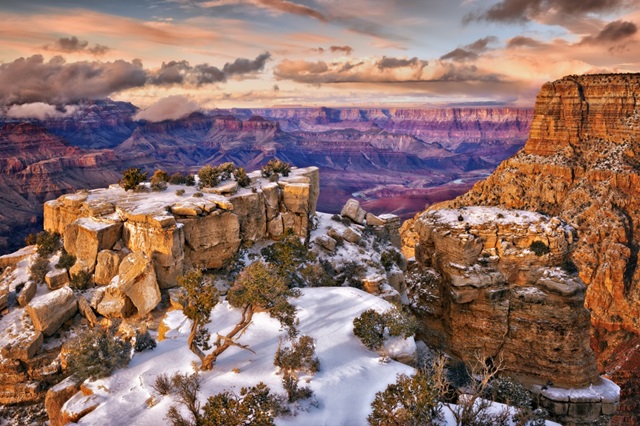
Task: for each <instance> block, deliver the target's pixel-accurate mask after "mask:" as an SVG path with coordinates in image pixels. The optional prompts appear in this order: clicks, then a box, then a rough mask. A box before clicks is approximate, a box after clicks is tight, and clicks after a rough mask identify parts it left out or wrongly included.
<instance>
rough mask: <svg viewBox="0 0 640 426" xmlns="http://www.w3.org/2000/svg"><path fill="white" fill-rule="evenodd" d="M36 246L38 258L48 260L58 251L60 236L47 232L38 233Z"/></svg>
mask: <svg viewBox="0 0 640 426" xmlns="http://www.w3.org/2000/svg"><path fill="white" fill-rule="evenodd" d="M36 245H37V246H38V256H40V257H46V258H49V256H51V255H52V254H53V253H55V252H57V251H58V250H59V249H60V234H58V233H57V232H47V231H42V232H38V235H36Z"/></svg>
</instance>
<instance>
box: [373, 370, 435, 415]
mask: <svg viewBox="0 0 640 426" xmlns="http://www.w3.org/2000/svg"><path fill="white" fill-rule="evenodd" d="M439 395H440V392H439V389H438V387H437V385H436V384H435V383H434V381H433V380H432V375H431V374H429V373H427V372H425V371H422V370H418V372H417V373H416V374H415V375H414V376H411V377H410V376H407V375H405V374H399V375H398V376H397V379H396V382H395V383H392V384H390V385H389V386H387V388H386V389H385V390H384V391H382V392H378V393H376V396H375V399H374V400H373V403H372V404H371V408H373V411H372V412H371V414H369V416H368V417H367V421H368V422H369V424H370V425H372V426H387V425H406V426H422V425H431V424H434V422H435V421H436V420H439V419H441V418H442V414H441V405H440V402H439V400H438V397H439Z"/></svg>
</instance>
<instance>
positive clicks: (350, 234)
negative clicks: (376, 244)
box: [342, 228, 362, 244]
mask: <svg viewBox="0 0 640 426" xmlns="http://www.w3.org/2000/svg"><path fill="white" fill-rule="evenodd" d="M342 238H344V240H345V241H348V242H350V243H353V244H358V243H359V242H360V240H361V239H362V234H361V233H360V232H358V231H356V230H354V229H353V228H347V229H345V230H344V232H343V233H342Z"/></svg>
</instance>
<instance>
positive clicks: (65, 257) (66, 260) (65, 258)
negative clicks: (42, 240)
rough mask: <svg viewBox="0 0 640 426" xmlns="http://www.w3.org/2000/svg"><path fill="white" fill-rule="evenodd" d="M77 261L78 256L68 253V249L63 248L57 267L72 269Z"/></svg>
mask: <svg viewBox="0 0 640 426" xmlns="http://www.w3.org/2000/svg"><path fill="white" fill-rule="evenodd" d="M75 263H76V257H75V256H74V255H72V254H69V253H67V251H66V250H65V249H64V248H63V249H62V253H61V254H60V258H59V259H58V263H56V268H58V269H67V270H69V269H71V267H72V266H73V265H75Z"/></svg>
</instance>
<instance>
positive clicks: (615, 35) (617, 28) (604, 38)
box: [582, 21, 638, 44]
mask: <svg viewBox="0 0 640 426" xmlns="http://www.w3.org/2000/svg"><path fill="white" fill-rule="evenodd" d="M637 32H638V26H637V25H636V24H634V23H633V22H627V21H613V22H610V23H608V24H607V25H606V26H605V27H604V28H603V29H602V31H600V32H599V33H598V34H597V35H596V36H588V37H585V38H583V39H582V43H600V44H608V43H615V42H618V41H621V40H624V39H625V38H628V37H631V36H632V35H634V34H636V33H637Z"/></svg>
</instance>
